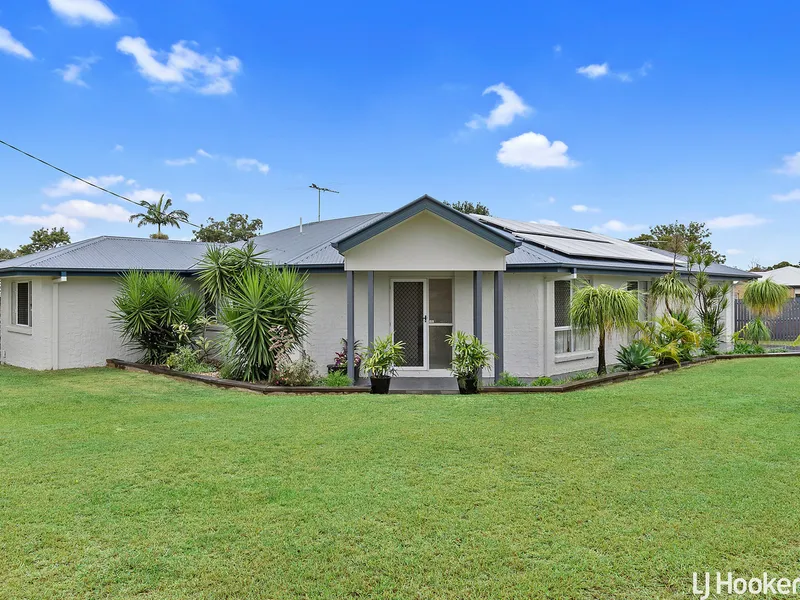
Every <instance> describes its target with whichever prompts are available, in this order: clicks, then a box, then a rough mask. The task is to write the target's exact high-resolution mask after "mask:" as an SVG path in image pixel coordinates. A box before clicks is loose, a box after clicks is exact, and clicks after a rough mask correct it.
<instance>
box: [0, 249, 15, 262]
mask: <svg viewBox="0 0 800 600" xmlns="http://www.w3.org/2000/svg"><path fill="white" fill-rule="evenodd" d="M15 256H17V253H16V252H14V251H13V250H9V249H8V248H0V261H2V260H9V259H10V258H14V257H15Z"/></svg>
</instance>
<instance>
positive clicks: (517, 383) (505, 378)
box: [495, 371, 525, 387]
mask: <svg viewBox="0 0 800 600" xmlns="http://www.w3.org/2000/svg"><path fill="white" fill-rule="evenodd" d="M495 385H496V386H498V387H522V386H524V385H525V383H524V382H523V381H522V380H521V379H520V378H519V377H516V376H515V375H512V374H511V373H509V372H508V371H503V372H502V373H500V378H499V379H498V380H497V382H496V383H495Z"/></svg>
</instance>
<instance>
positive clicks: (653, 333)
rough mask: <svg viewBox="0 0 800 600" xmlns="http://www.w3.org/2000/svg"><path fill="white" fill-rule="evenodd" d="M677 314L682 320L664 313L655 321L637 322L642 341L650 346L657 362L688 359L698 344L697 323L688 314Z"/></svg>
mask: <svg viewBox="0 0 800 600" xmlns="http://www.w3.org/2000/svg"><path fill="white" fill-rule="evenodd" d="M678 315H679V316H680V317H681V318H682V319H683V321H679V320H678V319H676V318H675V317H672V316H670V315H664V316H663V317H661V318H659V319H656V320H655V321H648V322H646V323H639V324H638V327H639V335H641V339H642V341H644V343H645V344H647V345H648V346H649V347H650V350H651V351H652V353H653V356H655V357H656V359H657V360H658V363H659V364H662V365H663V364H668V363H680V362H681V361H684V360H689V359H690V358H691V357H692V354H693V353H694V352H695V351H696V350H697V348H698V347H699V346H700V334H698V333H697V331H696V329H697V323H695V322H694V321H692V320H691V319H689V318H688V315H684V314H681V313H678Z"/></svg>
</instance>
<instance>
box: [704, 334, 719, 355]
mask: <svg viewBox="0 0 800 600" xmlns="http://www.w3.org/2000/svg"><path fill="white" fill-rule="evenodd" d="M700 354H701V355H702V356H716V355H717V354H719V340H718V339H717V338H715V337H714V336H713V335H710V334H705V335H703V337H702V338H701V339H700Z"/></svg>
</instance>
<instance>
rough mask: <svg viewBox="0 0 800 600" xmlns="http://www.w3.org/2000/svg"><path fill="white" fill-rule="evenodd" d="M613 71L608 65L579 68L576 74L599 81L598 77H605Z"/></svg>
mask: <svg viewBox="0 0 800 600" xmlns="http://www.w3.org/2000/svg"><path fill="white" fill-rule="evenodd" d="M610 71H611V70H610V69H609V68H608V63H607V62H605V63H603V64H602V65H586V66H585V67H578V68H577V69H576V70H575V72H576V73H579V74H580V75H583V76H585V77H588V78H589V79H597V78H598V77H605V76H606V75H608V74H609V72H610Z"/></svg>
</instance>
